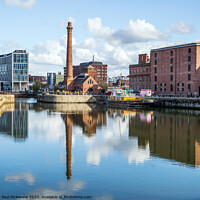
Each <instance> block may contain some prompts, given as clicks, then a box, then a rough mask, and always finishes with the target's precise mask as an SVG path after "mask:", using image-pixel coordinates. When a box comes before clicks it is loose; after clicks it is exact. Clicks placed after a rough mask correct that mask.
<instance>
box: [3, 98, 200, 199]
mask: <svg viewBox="0 0 200 200" xmlns="http://www.w3.org/2000/svg"><path fill="white" fill-rule="evenodd" d="M0 152H1V153H0V198H2V195H9V196H11V195H15V196H16V195H29V196H30V195H37V196H39V197H42V196H46V197H47V196H48V195H54V196H57V197H59V196H61V195H62V197H64V195H68V196H70V195H73V196H75V195H76V196H90V197H91V198H89V199H105V200H112V199H137V200H138V199H152V200H153V199H200V168H199V167H200V112H198V111H184V110H169V109H165V110H130V111H127V110H120V109H105V108H102V107H95V105H86V104H73V105H62V104H59V105H52V104H44V103H37V102H36V101H35V100H33V99H29V100H23V99H20V100H17V102H16V103H15V106H14V105H5V106H4V107H3V108H2V109H1V110H0Z"/></svg>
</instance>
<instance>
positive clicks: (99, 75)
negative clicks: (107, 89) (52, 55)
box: [73, 61, 107, 84]
mask: <svg viewBox="0 0 200 200" xmlns="http://www.w3.org/2000/svg"><path fill="white" fill-rule="evenodd" d="M92 67H93V68H92ZM95 71H96V72H95ZM80 73H87V74H89V75H90V76H92V77H93V78H94V80H95V81H96V82H97V83H98V84H107V65H105V64H103V63H102V62H96V61H91V62H86V63H80V65H76V66H73V75H74V77H76V76H77V75H79V74H80Z"/></svg>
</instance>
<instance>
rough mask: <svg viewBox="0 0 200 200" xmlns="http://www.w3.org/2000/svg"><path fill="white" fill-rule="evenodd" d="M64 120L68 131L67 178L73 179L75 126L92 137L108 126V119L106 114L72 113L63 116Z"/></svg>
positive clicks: (103, 112)
mask: <svg viewBox="0 0 200 200" xmlns="http://www.w3.org/2000/svg"><path fill="white" fill-rule="evenodd" d="M62 117H63V120H64V122H65V130H66V176H67V179H68V180H69V179H71V177H72V170H71V165H72V131H73V126H79V127H81V128H82V130H83V134H86V135H87V136H88V137H90V136H91V135H93V134H96V129H97V127H101V126H103V125H106V123H107V118H106V112H105V111H102V112H96V111H94V112H86V111H85V112H81V113H77V112H74V113H70V114H63V115H62Z"/></svg>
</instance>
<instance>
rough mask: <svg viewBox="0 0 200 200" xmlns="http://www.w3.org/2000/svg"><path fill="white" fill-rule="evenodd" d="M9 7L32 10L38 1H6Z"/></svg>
mask: <svg viewBox="0 0 200 200" xmlns="http://www.w3.org/2000/svg"><path fill="white" fill-rule="evenodd" d="M5 3H6V4H7V5H8V6H18V7H21V8H26V9H31V8H32V7H33V6H34V5H35V4H36V0H26V1H23V0H5Z"/></svg>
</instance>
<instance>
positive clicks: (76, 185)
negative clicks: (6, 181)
mask: <svg viewBox="0 0 200 200" xmlns="http://www.w3.org/2000/svg"><path fill="white" fill-rule="evenodd" d="M85 186H86V182H84V181H78V180H76V181H75V180H70V181H68V182H66V181H65V182H61V183H60V184H59V188H58V189H57V190H54V189H50V188H44V187H41V188H36V189H34V190H33V191H32V192H29V193H28V195H29V196H36V195H37V196H40V197H39V198H37V199H38V200H40V199H41V200H42V199H44V198H42V196H57V197H59V196H63V195H68V196H70V195H72V194H76V192H78V191H81V190H82V189H84V188H85ZM20 199H21V200H24V199H25V198H20Z"/></svg>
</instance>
